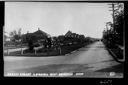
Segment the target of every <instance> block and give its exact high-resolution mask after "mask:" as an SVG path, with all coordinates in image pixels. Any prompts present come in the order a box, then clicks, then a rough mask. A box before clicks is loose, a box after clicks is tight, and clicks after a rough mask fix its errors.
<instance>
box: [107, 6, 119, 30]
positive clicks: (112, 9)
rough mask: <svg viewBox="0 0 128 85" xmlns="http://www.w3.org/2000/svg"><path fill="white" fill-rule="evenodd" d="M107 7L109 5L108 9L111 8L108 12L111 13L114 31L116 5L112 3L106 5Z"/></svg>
mask: <svg viewBox="0 0 128 85" xmlns="http://www.w3.org/2000/svg"><path fill="white" fill-rule="evenodd" d="M108 5H110V7H109V8H111V10H109V11H112V19H113V29H114V31H115V11H116V10H117V9H116V8H115V7H117V6H115V5H116V3H112V4H108Z"/></svg>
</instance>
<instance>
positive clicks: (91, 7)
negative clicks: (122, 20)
mask: <svg viewBox="0 0 128 85" xmlns="http://www.w3.org/2000/svg"><path fill="white" fill-rule="evenodd" d="M108 7H110V6H109V5H108V4H107V3H87V2H84V3H79V2H74V3H73V2H5V31H6V32H8V34H9V33H10V32H11V31H13V30H18V29H19V28H21V29H22V30H21V31H22V33H27V31H29V33H31V32H35V31H37V30H38V28H40V30H42V31H44V32H46V33H48V34H50V35H51V36H58V35H64V34H65V33H66V32H67V31H68V30H70V31H72V32H74V33H77V34H83V35H85V37H88V36H89V37H93V38H101V37H102V32H103V30H104V28H105V23H106V22H109V21H112V16H111V13H112V12H111V11H109V10H110V8H108Z"/></svg>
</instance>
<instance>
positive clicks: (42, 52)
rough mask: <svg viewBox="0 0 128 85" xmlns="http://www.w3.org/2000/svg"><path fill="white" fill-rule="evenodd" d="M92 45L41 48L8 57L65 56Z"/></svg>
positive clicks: (11, 54)
mask: <svg viewBox="0 0 128 85" xmlns="http://www.w3.org/2000/svg"><path fill="white" fill-rule="evenodd" d="M88 44H90V43H86V44H72V45H63V46H61V47H59V48H56V49H55V47H51V48H41V49H38V50H37V51H36V54H35V50H32V51H30V50H29V49H26V50H24V51H23V54H21V51H15V52H11V53H9V55H8V56H37V57H41V56H59V55H65V54H68V53H71V52H72V51H74V50H77V49H79V48H81V47H84V46H87V45H88ZM4 55H5V56H7V53H4Z"/></svg>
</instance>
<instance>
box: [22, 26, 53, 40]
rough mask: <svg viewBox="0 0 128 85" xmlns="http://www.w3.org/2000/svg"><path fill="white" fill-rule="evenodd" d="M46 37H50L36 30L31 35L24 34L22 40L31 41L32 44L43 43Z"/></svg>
mask: <svg viewBox="0 0 128 85" xmlns="http://www.w3.org/2000/svg"><path fill="white" fill-rule="evenodd" d="M48 37H51V36H50V35H49V34H47V33H46V32H44V31H42V30H40V29H39V28H38V30H37V31H35V32H33V33H29V32H27V33H26V34H24V35H23V40H24V41H26V40H27V39H31V40H32V41H33V42H40V41H41V42H43V41H45V40H46V39H47V38H48Z"/></svg>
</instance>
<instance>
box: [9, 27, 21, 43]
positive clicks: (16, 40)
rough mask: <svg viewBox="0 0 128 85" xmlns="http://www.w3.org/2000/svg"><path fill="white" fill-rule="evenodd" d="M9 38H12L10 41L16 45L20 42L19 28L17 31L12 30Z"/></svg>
mask: <svg viewBox="0 0 128 85" xmlns="http://www.w3.org/2000/svg"><path fill="white" fill-rule="evenodd" d="M10 36H11V37H12V39H11V40H12V41H13V42H14V43H15V44H17V43H19V42H20V40H21V28H20V29H18V31H16V30H14V31H12V32H10Z"/></svg>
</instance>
